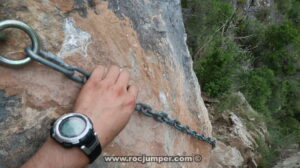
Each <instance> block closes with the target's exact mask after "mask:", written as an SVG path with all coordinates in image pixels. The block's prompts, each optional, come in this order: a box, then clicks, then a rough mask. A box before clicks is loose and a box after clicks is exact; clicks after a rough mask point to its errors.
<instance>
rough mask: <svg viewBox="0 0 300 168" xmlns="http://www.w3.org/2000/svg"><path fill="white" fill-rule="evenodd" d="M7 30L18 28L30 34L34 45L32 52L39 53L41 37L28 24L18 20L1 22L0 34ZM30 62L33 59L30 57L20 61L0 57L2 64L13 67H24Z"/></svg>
mask: <svg viewBox="0 0 300 168" xmlns="http://www.w3.org/2000/svg"><path fill="white" fill-rule="evenodd" d="M7 28H17V29H20V30H22V31H24V32H25V33H26V34H28V35H29V37H30V39H31V43H32V45H31V46H32V51H33V52H34V53H38V50H39V37H38V35H37V33H36V32H35V31H34V30H33V29H32V28H31V27H30V26H28V25H27V24H25V23H23V22H20V21H17V20H5V21H1V22H0V32H1V31H3V30H4V29H7ZM30 61H31V58H30V57H28V56H27V57H25V58H23V59H20V60H11V59H8V58H6V57H4V56H1V55H0V63H4V64H7V65H11V66H19V65H24V64H27V63H28V62H30Z"/></svg>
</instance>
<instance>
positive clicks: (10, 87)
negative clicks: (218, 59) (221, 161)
mask: <svg viewBox="0 0 300 168" xmlns="http://www.w3.org/2000/svg"><path fill="white" fill-rule="evenodd" d="M4 19H17V20H21V21H23V22H25V23H27V24H28V25H30V26H32V27H33V28H34V29H35V30H36V31H37V32H38V34H39V35H40V39H41V43H42V46H43V48H44V49H46V50H49V51H51V52H53V53H56V54H58V55H59V56H60V57H62V58H64V59H65V61H67V62H68V63H70V64H73V65H77V66H79V67H82V68H83V69H86V70H87V71H92V69H93V68H94V67H95V66H96V65H98V64H100V65H106V66H109V65H112V64H116V65H119V66H121V67H122V68H123V69H128V70H129V71H130V73H131V75H132V79H131V83H135V84H137V85H138V86H139V87H140V94H139V97H138V100H139V101H141V102H145V103H147V104H150V105H152V106H154V109H157V110H162V111H165V112H167V113H169V114H170V115H171V116H173V117H175V118H178V119H179V120H180V121H181V122H182V123H183V124H188V125H190V127H191V128H193V129H196V130H197V131H199V132H201V133H204V134H205V135H208V136H209V135H211V123H210V121H209V118H208V113H207V110H206V108H205V106H204V103H203V100H202V98H201V96H200V95H201V94H200V87H199V84H198V81H197V78H196V76H195V73H194V72H193V70H192V60H191V57H190V54H189V52H188V49H187V46H186V42H185V40H186V34H185V30H184V25H183V21H182V14H181V7H180V1H179V0H164V1H152V0H122V1H121V0H108V1H100V0H88V1H87V0H72V1H65V0H27V1H23V0H10V1H7V0H0V20H4ZM5 32H6V34H7V35H8V41H5V42H1V45H0V53H1V54H3V55H6V56H7V57H10V58H15V57H20V56H22V55H23V54H22V51H23V48H24V47H26V46H28V45H30V40H28V38H27V37H26V36H25V35H24V33H22V32H21V31H15V30H7V31H5ZM0 73H1V77H0V167H18V166H20V165H21V164H22V163H23V162H24V161H26V159H28V158H29V157H30V156H31V155H32V154H33V153H34V152H35V151H36V150H37V149H38V147H39V146H40V145H41V144H42V143H43V141H44V140H45V139H46V138H47V137H48V134H49V133H48V130H49V123H50V121H51V120H52V119H54V118H56V117H58V116H59V115H61V114H63V113H66V112H71V111H72V106H73V103H74V101H75V99H76V95H77V94H78V92H79V90H80V87H81V85H80V84H77V83H75V82H73V81H71V80H69V79H67V78H66V77H65V76H64V75H62V74H60V73H58V72H56V71H54V70H51V69H50V68H48V67H46V66H43V65H41V64H39V63H37V62H32V63H30V64H28V65H25V66H23V67H19V68H14V67H7V66H2V65H1V66H0ZM210 151H211V146H210V145H209V144H207V143H205V142H201V141H198V140H196V139H194V138H192V137H191V136H188V135H186V134H183V133H180V132H179V131H177V130H175V129H173V128H171V127H169V126H167V125H164V124H161V123H158V122H157V121H155V120H153V119H151V118H148V117H145V116H143V115H141V114H138V113H134V115H133V117H132V118H131V121H130V123H129V124H128V126H127V127H126V128H125V129H124V131H123V132H122V133H121V134H120V136H118V138H116V139H115V140H114V142H113V143H111V144H110V145H109V146H108V147H107V148H106V149H105V150H104V152H103V155H142V154H145V155H162V156H164V155H194V154H200V155H201V156H202V162H200V163H188V164H189V165H188V167H206V166H207V165H208V162H209V159H210ZM183 164H184V163H170V164H161V165H158V164H157V163H147V164H145V165H142V166H143V167H145V166H151V167H152V166H153V167H157V166H159V167H182V166H183ZM185 164H187V163H185ZM139 166H141V164H138V163H105V162H104V161H103V160H102V158H101V157H100V158H99V159H98V160H97V161H96V162H95V164H93V165H92V166H91V167H139Z"/></svg>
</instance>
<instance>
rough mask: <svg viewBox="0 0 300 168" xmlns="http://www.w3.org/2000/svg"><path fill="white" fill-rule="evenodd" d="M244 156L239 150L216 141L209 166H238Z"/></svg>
mask: <svg viewBox="0 0 300 168" xmlns="http://www.w3.org/2000/svg"><path fill="white" fill-rule="evenodd" d="M243 162H244V158H243V157H242V155H241V153H240V151H239V150H238V149H237V148H235V147H231V146H227V145H225V144H224V143H222V142H220V141H218V142H217V147H216V148H215V149H214V150H213V153H212V157H211V162H210V164H209V168H238V167H241V166H242V165H243Z"/></svg>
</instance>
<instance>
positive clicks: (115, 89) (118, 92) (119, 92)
mask: <svg viewBox="0 0 300 168" xmlns="http://www.w3.org/2000/svg"><path fill="white" fill-rule="evenodd" d="M112 90H113V93H114V95H116V96H121V95H123V94H124V93H125V92H124V89H123V88H122V87H118V86H114V87H113V88H112Z"/></svg>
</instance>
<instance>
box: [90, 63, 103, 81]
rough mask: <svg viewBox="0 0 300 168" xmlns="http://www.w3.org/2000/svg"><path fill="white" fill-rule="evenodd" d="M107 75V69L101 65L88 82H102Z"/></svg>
mask: <svg viewBox="0 0 300 168" xmlns="http://www.w3.org/2000/svg"><path fill="white" fill-rule="evenodd" d="M105 73H106V68H105V67H104V66H101V65H99V66H97V67H96V68H95V69H94V71H93V72H92V74H91V77H90V79H89V80H88V81H87V82H88V83H89V82H93V81H94V82H98V81H101V80H102V79H104V77H105Z"/></svg>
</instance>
